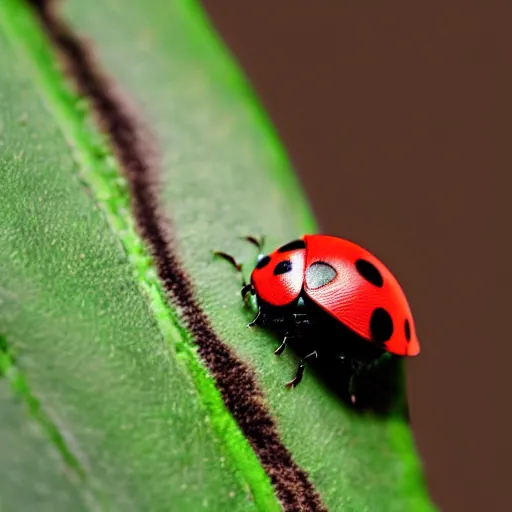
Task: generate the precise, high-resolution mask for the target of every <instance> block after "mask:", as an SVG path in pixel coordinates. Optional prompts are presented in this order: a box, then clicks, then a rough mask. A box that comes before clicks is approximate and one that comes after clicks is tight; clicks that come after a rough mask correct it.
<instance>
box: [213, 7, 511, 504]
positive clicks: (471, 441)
mask: <svg viewBox="0 0 512 512" xmlns="http://www.w3.org/2000/svg"><path fill="white" fill-rule="evenodd" d="M204 4H205V6H206V8H207V10H208V12H209V14H210V16H211V17H212V19H213V21H214V23H215V24H216V26H217V27H218V29H219V30H220V32H221V34H222V36H223V37H224V39H225V40H226V41H227V43H228V44H229V45H230V47H231V49H232V51H233V52H234V53H235V55H236V56H237V57H238V59H239V60H240V61H241V63H242V65H243V67H244V68H245V70H246V73H247V75H248V76H249V78H250V80H251V81H252V83H253V85H254V86H255V88H256V89H257V91H258V94H259V96H260V98H261V100H262V101H263V103H264V105H265V106H266V108H267V110H268V111H269V113H270V115H271V117H272V119H273V121H274V123H275V124H276V126H277V128H278V131H279V133H280V136H281V138H282V140H283V141H284V143H285V145H286V147H287V148H288V151H289V154H290V156H291V159H292V161H293V163H294V165H295V167H296V169H297V170H298V172H299V174H300V177H301V179H302V181H303V183H304V185H305V187H306V190H307V191H308V193H309V197H310V199H311V202H312V204H313V207H314V209H315V211H316V214H317V216H318V218H319V220H320V222H321V225H322V228H323V230H324V231H326V232H331V233H333V234H337V235H340V236H345V237H347V238H352V239H354V240H357V241H359V242H360V243H362V244H364V245H366V246H367V247H368V248H370V249H371V250H372V251H374V252H376V253H377V254H378V255H379V256H380V257H381V258H382V259H383V260H384V261H385V262H386V263H388V264H389V266H390V267H391V268H392V269H393V271H394V272H395V273H396V274H397V275H398V277H399V279H400V280H401V281H402V284H403V285H404V288H406V290H407V292H408V296H409V298H410V302H411V304H412V307H413V310H414V312H415V315H416V323H417V327H418V330H419V332H420V336H421V340H422V343H423V352H422V354H421V356H420V357H419V358H417V359H414V360H411V361H410V362H409V363H408V378H409V397H410V408H411V415H412V421H413V425H414V428H415V434H416V439H417V442H418V444H419V448H420V450H421V453H422V455H423V459H424V463H425V468H426V473H427V477H428V481H429V486H430V489H431V493H432V495H433V497H434V499H435V500H436V502H437V503H438V505H439V507H440V509H441V510H443V511H447V512H458V511H464V512H472V511H481V510H485V511H486V512H490V511H504V510H506V509H509V510H510V508H508V506H507V505H508V504H507V502H508V500H509V494H510V492H509V489H507V484H509V482H508V481H509V480H510V478H511V477H512V470H511V464H512V461H511V455H512V453H511V442H510V437H511V433H512V419H511V411H510V398H509V390H510V383H509V381H510V374H511V373H512V371H511V370H510V369H509V364H510V363H509V360H510V357H511V355H512V343H511V341H512V340H511V339H510V326H511V321H512V311H511V309H510V306H511V300H510V297H511V290H512V244H511V241H510V233H511V225H510V224H511V220H512V215H511V213H512V206H511V203H510V200H511V199H510V197H511V193H510V187H511V185H512V177H511V169H512V100H511V98H512V72H511V69H512V30H511V29H510V23H511V21H512V3H511V2H508V5H506V4H507V2H496V1H486V2H481V1H479V2H476V1H474V2H473V1H465V2H459V1H457V2H454V1H451V2H428V4H429V5H426V4H427V2H424V3H422V4H423V5H422V6H420V5H419V4H420V2H405V1H403V2H396V1H391V0H388V1H386V2H377V1H374V2H350V1H346V0H345V1H342V0H337V1H327V0H320V1H315V2H313V1H312V0H280V1H278V0H242V1H241V0H204ZM255 207H257V205H255ZM509 485H510V484H509ZM383 512H384V511H383Z"/></svg>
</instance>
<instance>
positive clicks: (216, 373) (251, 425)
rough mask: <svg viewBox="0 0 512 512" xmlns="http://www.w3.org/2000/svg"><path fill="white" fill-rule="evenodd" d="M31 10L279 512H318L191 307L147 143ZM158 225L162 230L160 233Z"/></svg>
mask: <svg viewBox="0 0 512 512" xmlns="http://www.w3.org/2000/svg"><path fill="white" fill-rule="evenodd" d="M27 1H29V3H30V4H31V5H32V6H33V7H34V8H35V10H36V12H37V14H38V17H39V19H40V21H41V22H42V24H43V26H44V28H45V29H46V31H47V33H48V35H49V37H50V39H51V41H52V42H53V44H54V45H55V47H56V48H57V51H58V54H59V57H60V58H61V60H62V62H63V66H64V69H65V71H66V73H67V75H68V76H69V77H70V78H71V79H72V80H73V82H74V84H75V86H76V87H77V88H78V90H79V92H80V93H81V94H82V95H84V96H85V97H87V98H89V100H90V101H91V103H92V106H93V109H94V113H95V115H96V117H97V120H98V122H99V124H100V126H101V128H102V129H103V130H104V131H105V132H106V133H107V134H108V135H109V137H110V141H111V144H112V147H113V150H114V151H115V153H116V156H117V158H118V159H119V161H120V163H121V165H122V169H123V172H124V173H125V174H126V176H127V178H128V180H129V183H130V187H131V197H132V204H133V208H134V213H135V216H136V219H137V222H138V228H139V231H140V233H141V235H142V236H143V237H144V238H145V239H146V240H147V242H148V243H149V245H150V248H151V250H152V252H153V255H154V258H155V260H156V262H157V266H158V271H159V275H160V278H161V279H162V280H163V282H164V284H165V287H166V289H167V290H168V292H169V293H170V295H171V297H172V299H173V301H174V302H175V303H176V304H177V305H178V306H179V308H180V310H181V312H182V315H183V319H184V321H185V323H186V325H187V327H188V329H189V330H190V332H191V333H192V335H193V337H194V340H195V342H196V343H197V346H198V350H199V354H200V356H201V357H202V359H203V360H204V361H205V363H206V365H207V366H208V368H209V370H210V372H211V374H212V375H213V377H214V378H215V380H216V384H217V387H218V389H219V390H220V392H221V394H222V397H223V399H224V402H225V404H226V406H227V408H228V409H229V411H230V412H231V414H232V415H233V417H234V418H235V419H236V421H237V422H238V425H239V426H240V428H241V430H242V431H243V433H244V435H245V436H246V438H247V439H248V441H249V442H250V444H251V446H252V448H253V449H254V451H255V452H256V454H257V456H258V458H259V460H260V462H261V464H262V465H263V467H264V468H265V470H266V472H267V474H268V475H269V477H270V479H271V481H272V484H273V486H274V488H275V491H276V494H277V496H278V498H279V500H280V501H281V503H282V506H283V508H284V510H286V511H298V510H303V511H324V510H327V509H326V508H325V506H324V505H323V504H322V502H321V499H320V496H319V495H318V493H317V492H316V490H315V488H314V487H313V485H312V483H311V482H310V481H309V479H308V475H307V473H306V472H305V471H304V470H302V469H301V468H300V467H299V466H298V465H297V464H296V463H295V462H294V460H293V458H292V456H291V454H290V452H289V451H288V450H287V448H286V447H285V446H284V445H283V443H282V442H281V440H280V439H279V434H278V431H277V428H276V425H275V422H274V420H273V418H272V415H271V414H270V412H269V410H268V409H267V407H266V406H265V405H264V399H263V393H262V391H261V390H260V389H259V387H258V385H257V383H256V379H255V377H254V375H253V373H252V371H251V369H250V368H249V367H248V365H247V364H246V363H245V362H243V361H242V360H240V359H239V358H238V357H237V356H236V355H235V354H234V353H233V351H232V350H231V349H230V348H228V347H227V346H226V345H225V344H224V343H223V342H222V341H221V340H220V339H219V338H218V337H217V335H216V333H215V332H214V331H213V328H212V327H211V325H210V323H209V321H208V319H207V317H206V315H205V313H204V312H203V311H202V310H201V308H200V307H199V305H198V303H197V301H196V299H195V297H194V294H193V287H192V285H191V282H190V280H189V278H188V277H187V275H186V273H185V271H184V270H183V268H182V267H181V265H180V262H179V261H178V258H177V256H176V254H175V253H174V252H173V250H172V243H171V242H172V240H171V239H170V237H169V235H168V232H169V230H168V225H169V224H170V223H169V222H168V221H167V220H165V219H164V217H163V216H162V214H161V212H159V211H158V208H157V200H156V197H157V195H156V193H155V186H156V183H157V177H158V176H157V170H158V160H159V159H158V156H157V152H156V151H155V148H156V144H155V143H154V138H153V137H151V136H149V135H148V130H147V129H146V128H145V127H143V125H142V123H141V121H140V119H138V118H137V117H136V116H135V114H134V113H133V112H132V111H131V109H129V108H128V104H127V102H126V101H125V99H123V98H122V97H121V95H120V93H119V92H118V91H116V87H115V86H114V84H113V83H112V82H111V81H110V80H109V79H108V78H107V77H106V76H105V75H104V74H103V73H102V72H100V71H99V69H98V65H97V64H96V63H95V62H94V59H93V58H92V56H91V52H90V50H89V49H87V48H86V46H85V44H84V43H83V42H81V41H80V40H79V38H78V37H77V36H76V35H75V34H74V33H73V32H72V31H71V29H69V28H68V27H67V26H66V25H65V24H64V23H63V22H62V21H61V20H60V19H59V17H58V15H57V13H56V10H55V9H52V8H51V7H52V6H53V4H54V2H51V1H50V0H46V1H45V0H27ZM164 226H165V227H164Z"/></svg>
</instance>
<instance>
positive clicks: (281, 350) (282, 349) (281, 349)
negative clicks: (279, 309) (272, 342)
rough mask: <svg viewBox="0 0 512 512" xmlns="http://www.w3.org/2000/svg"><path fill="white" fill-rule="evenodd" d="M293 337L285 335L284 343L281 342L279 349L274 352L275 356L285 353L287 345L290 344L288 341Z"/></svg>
mask: <svg viewBox="0 0 512 512" xmlns="http://www.w3.org/2000/svg"><path fill="white" fill-rule="evenodd" d="M292 337H293V336H292V335H290V334H285V336H284V338H283V341H282V342H281V345H279V347H277V348H276V349H275V350H274V354H275V355H276V356H280V355H281V354H282V353H283V352H284V349H285V348H286V344H287V343H288V340H289V339H290V338H292Z"/></svg>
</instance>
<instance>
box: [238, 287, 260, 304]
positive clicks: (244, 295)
mask: <svg viewBox="0 0 512 512" xmlns="http://www.w3.org/2000/svg"><path fill="white" fill-rule="evenodd" d="M240 293H241V295H242V299H243V300H244V301H245V299H247V295H248V294H249V293H250V294H251V295H254V294H255V293H256V292H255V290H254V286H253V285H252V284H244V286H243V287H242V289H241V290H240Z"/></svg>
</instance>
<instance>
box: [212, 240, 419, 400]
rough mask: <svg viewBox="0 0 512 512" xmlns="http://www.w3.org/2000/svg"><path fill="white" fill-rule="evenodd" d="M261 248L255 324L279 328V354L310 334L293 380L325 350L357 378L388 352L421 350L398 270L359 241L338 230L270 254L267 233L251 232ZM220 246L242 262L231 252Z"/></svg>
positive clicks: (249, 286) (254, 280)
mask: <svg viewBox="0 0 512 512" xmlns="http://www.w3.org/2000/svg"><path fill="white" fill-rule="evenodd" d="M246 239H247V240H248V241H250V242H251V243H253V244H254V245H256V246H257V247H258V249H259V251H260V254H259V256H258V260H257V263H256V266H255V267H254V269H253V271H252V273H251V278H250V282H249V283H246V282H245V280H244V282H243V287H242V290H241V294H242V298H243V299H244V300H246V299H247V297H248V296H249V295H252V296H254V298H255V303H256V306H257V314H256V317H255V318H254V320H253V321H252V322H251V323H249V325H248V327H254V326H256V325H257V326H262V327H269V328H273V329H274V330H277V331H278V332H279V333H280V334H281V336H282V341H281V344H280V345H279V347H278V348H277V349H276V351H275V354H276V355H280V354H281V353H282V352H283V351H284V349H285V348H286V346H287V343H288V341H289V340H291V339H293V338H303V339H306V340H309V342H311V345H312V350H311V351H310V352H309V353H308V355H306V356H305V357H304V358H303V359H302V360H301V361H300V363H299V366H298V368H297V372H296V374H295V377H294V378H293V379H292V380H291V381H290V382H288V383H287V384H286V385H287V386H288V387H294V386H296V385H297V384H299V382H300V381H301V379H302V376H303V373H304V368H305V362H306V361H307V360H309V359H313V358H317V357H319V355H321V354H326V355H327V356H328V357H335V358H338V359H340V360H342V361H344V362H345V363H347V364H348V365H349V366H350V368H351V371H352V374H351V378H350V383H349V387H350V388H351V398H352V401H353V402H355V395H354V394H353V389H352V388H353V378H354V377H355V376H357V375H358V374H359V373H360V372H361V371H362V370H363V369H367V368H369V367H371V366H373V365H374V364H376V363H378V362H379V361H380V360H382V359H383V358H384V357H393V356H416V355H417V354H419V352H420V344H419V341H418V338H417V335H416V330H415V325H414V320H413V317H412V313H411V309H410V307H409V304H408V302H407V299H406V297H405V294H404V291H403V290H402V288H401V286H400V284H399V283H398V281H397V279H396V277H395V276H394V275H393V274H392V273H391V271H390V270H389V269H388V268H387V267H386V266H385V265H384V264H383V263H382V262H381V261H380V260H379V259H377V257H376V256H374V255H373V254H372V253H370V252H369V251H368V250H366V249H364V248H363V247H361V246H360V245H358V244H356V243H354V242H351V241H349V240H345V239H343V238H338V237H335V236H329V235H321V234H312V235H304V236H303V237H302V238H300V239H297V240H294V241H291V242H288V243H287V244H285V245H283V246H281V247H279V248H278V249H276V250H275V251H273V252H272V253H269V254H264V253H263V252H262V246H263V241H262V240H261V241H259V240H257V239H256V238H254V237H246ZM215 254H217V255H219V256H221V257H223V258H224V259H227V260H228V261H230V262H231V263H232V264H233V265H234V266H235V268H236V269H237V270H238V271H239V272H240V273H242V266H241V265H240V264H239V263H238V262H237V261H236V260H235V259H234V258H233V257H232V256H230V255H228V254H226V253H224V252H219V251H216V252H215Z"/></svg>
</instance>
